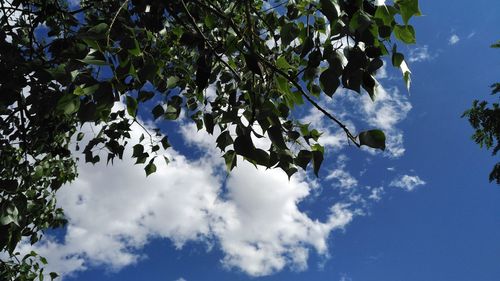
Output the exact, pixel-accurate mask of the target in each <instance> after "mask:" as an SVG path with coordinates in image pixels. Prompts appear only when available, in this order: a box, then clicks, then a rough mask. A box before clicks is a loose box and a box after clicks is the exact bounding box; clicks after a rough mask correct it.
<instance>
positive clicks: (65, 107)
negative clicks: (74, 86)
mask: <svg viewBox="0 0 500 281" xmlns="http://www.w3.org/2000/svg"><path fill="white" fill-rule="evenodd" d="M79 108H80V98H79V97H78V96H76V95H73V94H72V93H66V94H64V95H63V96H62V97H61V98H60V99H59V101H58V102H57V106H56V111H57V112H59V113H62V114H65V115H71V114H73V113H75V112H77V111H78V109H79Z"/></svg>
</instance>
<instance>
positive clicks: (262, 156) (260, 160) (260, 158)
mask: <svg viewBox="0 0 500 281" xmlns="http://www.w3.org/2000/svg"><path fill="white" fill-rule="evenodd" d="M252 160H254V161H255V163H257V164H258V165H261V166H264V167H268V166H269V154H268V153H267V152H265V151H264V150H262V149H259V148H257V149H255V152H254V155H253V157H252Z"/></svg>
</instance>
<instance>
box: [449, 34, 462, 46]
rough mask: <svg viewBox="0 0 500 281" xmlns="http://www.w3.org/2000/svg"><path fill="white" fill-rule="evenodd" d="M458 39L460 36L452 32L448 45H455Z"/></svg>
mask: <svg viewBox="0 0 500 281" xmlns="http://www.w3.org/2000/svg"><path fill="white" fill-rule="evenodd" d="M459 41H460V37H458V35H456V34H452V35H451V36H450V38H449V39H448V44H450V45H455V44H457V43H458V42H459Z"/></svg>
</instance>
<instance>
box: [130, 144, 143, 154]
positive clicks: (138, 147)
mask: <svg viewBox="0 0 500 281" xmlns="http://www.w3.org/2000/svg"><path fill="white" fill-rule="evenodd" d="M132 149H133V152H132V157H140V156H141V155H142V154H143V153H144V146H143V145H142V144H136V145H134V146H133V148H132Z"/></svg>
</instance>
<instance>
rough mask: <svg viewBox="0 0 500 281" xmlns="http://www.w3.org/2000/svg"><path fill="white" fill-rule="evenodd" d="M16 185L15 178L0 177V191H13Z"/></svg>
mask: <svg viewBox="0 0 500 281" xmlns="http://www.w3.org/2000/svg"><path fill="white" fill-rule="evenodd" d="M17 186H18V182H17V180H12V179H11V180H7V179H0V191H1V190H5V191H7V192H15V191H16V189H17Z"/></svg>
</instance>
